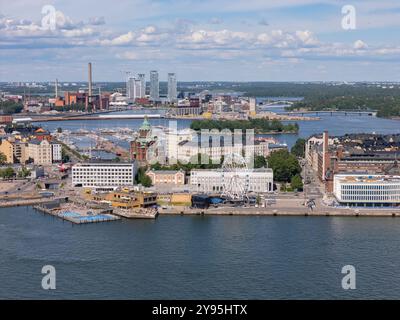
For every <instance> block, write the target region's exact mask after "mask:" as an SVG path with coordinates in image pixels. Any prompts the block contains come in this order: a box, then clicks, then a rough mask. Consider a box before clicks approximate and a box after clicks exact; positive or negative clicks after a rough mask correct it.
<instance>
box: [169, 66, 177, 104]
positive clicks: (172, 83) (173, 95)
mask: <svg viewBox="0 0 400 320" xmlns="http://www.w3.org/2000/svg"><path fill="white" fill-rule="evenodd" d="M177 96H178V88H177V83H176V75H175V73H168V101H169V102H170V103H175V102H176V100H177Z"/></svg>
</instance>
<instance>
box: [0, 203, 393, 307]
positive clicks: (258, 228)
mask: <svg viewBox="0 0 400 320" xmlns="http://www.w3.org/2000/svg"><path fill="white" fill-rule="evenodd" d="M399 231H400V220H399V219H395V218H339V217H320V218H311V217H308V218H307V217H232V216H227V217H201V216H193V217H181V216H171V217H160V218H158V219H157V220H155V221H149V220H146V221H143V220H129V221H128V220H123V221H119V222H110V223H99V224H92V225H80V226H79V225H72V224H71V223H69V222H63V221H61V220H59V219H57V218H55V217H52V216H48V215H43V214H41V213H38V212H36V211H34V210H33V209H32V208H29V207H18V208H12V209H0V261H1V264H0V298H7V299H10V298H39V299H53V298H54V299H55V298H69V299H309V298H315V299H350V298H357V299H359V298H366V299H372V298H396V299H399V298H400V275H399V267H400V255H399V248H400V232H399ZM44 265H52V266H54V267H55V269H56V290H51V291H46V290H43V289H42V288H41V281H42V277H43V275H42V274H41V269H42V267H43V266H44ZM344 265H353V266H354V267H355V268H356V290H351V291H346V290H343V289H342V287H341V280H342V277H343V276H344V275H342V274H341V269H342V267H343V266H344Z"/></svg>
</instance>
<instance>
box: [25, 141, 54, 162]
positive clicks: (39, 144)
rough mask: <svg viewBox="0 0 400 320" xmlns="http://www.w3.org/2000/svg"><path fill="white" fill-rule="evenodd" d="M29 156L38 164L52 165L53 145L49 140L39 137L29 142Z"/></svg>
mask: <svg viewBox="0 0 400 320" xmlns="http://www.w3.org/2000/svg"><path fill="white" fill-rule="evenodd" d="M28 157H29V158H31V159H32V160H33V163H34V164H37V165H51V164H52V163H53V149H52V145H51V143H50V142H49V141H47V140H42V141H39V140H37V139H33V140H30V141H29V142H28Z"/></svg>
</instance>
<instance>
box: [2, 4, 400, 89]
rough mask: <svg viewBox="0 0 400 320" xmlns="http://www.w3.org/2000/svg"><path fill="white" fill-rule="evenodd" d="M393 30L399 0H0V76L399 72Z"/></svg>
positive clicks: (257, 77) (241, 77)
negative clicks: (348, 15)
mask: <svg viewBox="0 0 400 320" xmlns="http://www.w3.org/2000/svg"><path fill="white" fill-rule="evenodd" d="M46 5H51V6H52V8H54V11H53V12H54V14H55V15H54V17H55V18H56V19H55V20H54V21H55V25H54V28H49V27H48V26H49V24H48V22H49V20H46V14H42V9H43V7H44V6H46ZM345 5H352V6H353V7H354V8H355V13H356V28H355V29H354V30H345V29H343V28H342V19H343V14H342V7H343V6H345ZM42 19H45V20H46V21H45V22H43V21H42ZM399 34H400V2H399V1H398V0H382V1H374V0H353V1H348V0H346V1H341V0H278V1H270V0H241V1H239V0H219V1H215V0H202V1H196V0H158V1H148V0H118V1H115V0H114V1H104V0H80V1H76V0H69V1H67V0H43V1H42V0H34V1H32V0H13V1H11V2H10V1H9V0H0V81H50V80H53V79H55V78H58V79H59V80H60V81H81V80H85V79H86V64H87V62H89V61H91V62H92V63H93V67H94V80H97V81H122V80H123V79H124V72H125V71H130V72H132V73H146V74H148V73H149V71H150V70H151V69H157V70H159V72H160V78H161V80H165V79H166V75H167V73H168V72H176V73H177V75H178V80H182V81H195V80H204V81H207V80H208V81H218V80H221V81H222V80H227V81H331V80H334V81H364V80H367V81H375V80H376V81H400V61H399V54H400V37H399Z"/></svg>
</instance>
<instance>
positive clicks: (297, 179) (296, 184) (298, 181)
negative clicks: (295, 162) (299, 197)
mask: <svg viewBox="0 0 400 320" xmlns="http://www.w3.org/2000/svg"><path fill="white" fill-rule="evenodd" d="M290 186H291V187H292V189H293V190H297V191H303V179H302V178H301V176H300V175H299V174H296V175H295V176H294V177H292V179H291V181H290Z"/></svg>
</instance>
